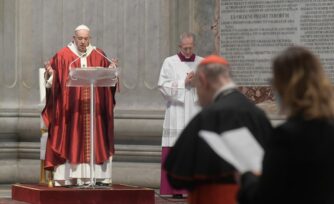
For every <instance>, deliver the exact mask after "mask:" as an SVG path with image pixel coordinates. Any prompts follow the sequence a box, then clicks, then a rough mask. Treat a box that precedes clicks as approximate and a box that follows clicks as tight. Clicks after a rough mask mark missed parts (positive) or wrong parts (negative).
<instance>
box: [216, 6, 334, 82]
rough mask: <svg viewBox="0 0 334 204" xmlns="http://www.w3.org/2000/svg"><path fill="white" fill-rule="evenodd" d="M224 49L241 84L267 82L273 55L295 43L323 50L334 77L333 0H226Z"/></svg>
mask: <svg viewBox="0 0 334 204" xmlns="http://www.w3.org/2000/svg"><path fill="white" fill-rule="evenodd" d="M220 25H221V27H220V31H221V33H220V39H221V41H220V53H221V55H222V56H225V57H226V58H227V59H228V60H229V61H230V63H231V66H232V74H233V77H234V79H235V81H236V82H237V83H238V84H239V85H241V86H268V85H270V83H269V79H270V78H271V69H270V66H271V60H272V58H273V57H274V56H275V55H276V54H277V53H278V52H280V51H282V50H283V49H285V48H286V47H287V46H290V45H294V44H296V45H303V46H306V47H308V48H309V49H311V50H312V51H313V52H315V53H316V54H317V55H319V57H320V59H321V61H322V63H323V64H324V67H325V69H326V71H327V73H328V76H329V77H330V79H331V80H332V81H334V68H333V67H334V1H333V0H221V1H220Z"/></svg>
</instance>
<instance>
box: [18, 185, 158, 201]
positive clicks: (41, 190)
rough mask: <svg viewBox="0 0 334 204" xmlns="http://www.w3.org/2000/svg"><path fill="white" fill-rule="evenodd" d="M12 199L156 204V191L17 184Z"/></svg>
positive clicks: (131, 187) (115, 186)
mask: <svg viewBox="0 0 334 204" xmlns="http://www.w3.org/2000/svg"><path fill="white" fill-rule="evenodd" d="M12 199H13V200H17V201H24V202H28V203H32V204H46V203H47V204H86V203H87V204H88V203H89V204H105V203H112V204H154V190H152V189H148V188H140V187H136V186H127V185H121V184H114V185H112V187H109V188H106V189H74V188H65V187H54V188H48V187H47V186H43V185H38V184H36V185H34V184H16V185H13V186H12Z"/></svg>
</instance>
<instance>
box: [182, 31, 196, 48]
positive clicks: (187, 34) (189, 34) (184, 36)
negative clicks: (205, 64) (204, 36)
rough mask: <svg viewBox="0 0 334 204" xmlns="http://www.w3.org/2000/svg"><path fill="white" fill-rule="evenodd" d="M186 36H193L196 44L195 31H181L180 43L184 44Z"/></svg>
mask: <svg viewBox="0 0 334 204" xmlns="http://www.w3.org/2000/svg"><path fill="white" fill-rule="evenodd" d="M184 38H192V39H193V43H194V44H195V41H196V36H195V34H194V33H191V32H183V33H181V35H180V39H179V45H181V44H182V40H183V39H184Z"/></svg>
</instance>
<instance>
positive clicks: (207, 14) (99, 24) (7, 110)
mask: <svg viewBox="0 0 334 204" xmlns="http://www.w3.org/2000/svg"><path fill="white" fill-rule="evenodd" d="M218 5H219V0H168V1H167V0H99V1H96V0H0V160H1V167H0V183H14V182H29V183H31V182H37V181H38V176H39V160H38V158H39V138H40V130H39V120H40V118H39V113H40V110H41V104H40V100H39V86H38V68H39V67H41V66H42V64H43V62H44V61H45V60H47V59H49V58H50V57H52V55H53V54H54V53H55V52H56V51H57V50H58V49H60V48H61V47H63V46H65V45H66V44H67V43H68V42H70V41H71V39H72V35H73V29H74V28H75V27H76V26H77V25H79V24H82V23H83V24H86V25H88V26H89V27H90V28H91V33H92V36H93V38H92V43H93V44H94V45H96V46H97V47H100V48H102V49H103V50H104V51H105V52H106V53H107V55H108V56H112V57H117V58H119V60H120V67H121V69H122V72H121V92H120V93H117V96H116V99H117V106H116V110H115V128H116V143H117V144H116V157H115V163H114V170H113V173H114V182H122V183H129V184H136V185H145V186H151V187H158V186H159V179H160V169H159V168H160V154H161V153H160V151H161V150H160V141H161V131H162V120H163V113H164V102H163V99H162V97H161V95H160V93H159V92H158V91H157V89H156V83H157V80H158V75H159V71H160V67H161V63H162V61H163V59H164V58H165V57H167V56H169V55H172V54H174V53H176V52H177V42H178V36H179V34H180V33H181V32H182V31H188V30H189V31H193V32H194V33H195V34H197V36H198V38H197V47H198V49H197V53H198V54H200V55H208V54H211V53H219V50H218V49H219V46H217V43H216V42H217V36H218V35H219V33H218V29H217V26H218V25H217V22H218V20H219V19H218V18H219V15H218V14H219V10H217V9H219V6H218ZM147 171H150V175H147V173H146V172H147ZM140 172H141V173H140ZM138 175H142V176H138ZM143 175H144V176H143ZM146 175H147V176H146Z"/></svg>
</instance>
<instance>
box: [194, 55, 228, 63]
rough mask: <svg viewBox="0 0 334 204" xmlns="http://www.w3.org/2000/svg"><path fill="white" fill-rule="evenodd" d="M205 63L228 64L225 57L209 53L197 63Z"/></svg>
mask: <svg viewBox="0 0 334 204" xmlns="http://www.w3.org/2000/svg"><path fill="white" fill-rule="evenodd" d="M205 64H224V65H228V61H227V60H226V59H225V58H223V57H220V56H218V55H209V56H207V57H205V58H204V59H203V60H202V61H201V62H200V63H199V65H205Z"/></svg>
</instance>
